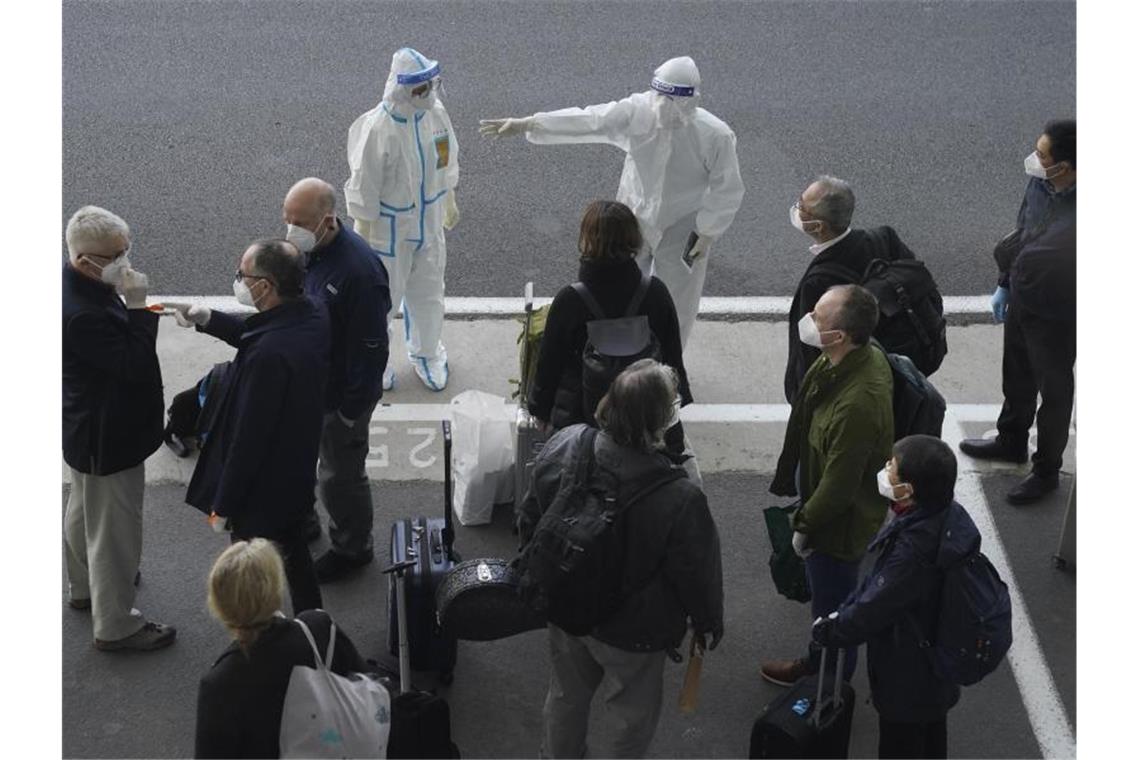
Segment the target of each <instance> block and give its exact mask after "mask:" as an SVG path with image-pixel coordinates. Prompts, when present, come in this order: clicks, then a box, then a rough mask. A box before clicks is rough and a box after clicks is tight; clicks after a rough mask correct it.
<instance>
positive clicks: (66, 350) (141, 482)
mask: <svg viewBox="0 0 1140 760" xmlns="http://www.w3.org/2000/svg"><path fill="white" fill-rule="evenodd" d="M66 235H67V250H68V263H67V264H65V265H64V267H63V458H64V461H65V462H67V465H68V467H69V468H70V469H71V491H70V493H69V494H68V498H67V513H66V516H65V517H64V544H65V546H66V549H67V579H68V584H69V587H70V591H69V593H70V599H69V600H68V605H69V606H70V607H71V608H72V609H76V610H87V609H90V610H91V618H92V623H93V628H94V635H95V647H96V648H97V649H103V650H115V649H134V650H152V649H159V648H161V647H164V646H167V645H169V644H172V643H173V642H174V637H175V630H174V628H172V627H171V626H168V625H162V624H161V623H155V622H151V621H148V620H146V619H145V618H144V617H143V616H142V614H141V613H140V612H139V611H138V610H136V609H135V608H134V601H135V585H134V578H135V573H137V572H138V568H139V559H140V557H141V556H142V509H143V489H144V488H145V486H146V471H145V461H146V458H147V457H148V456H150V455H151V454H152V453H153V452H154V450H155V449H157V448H158V447H159V445H160V444H161V443H162V373H161V371H160V370H159V367H158V355H157V354H156V353H155V341H156V339H157V338H158V315H157V314H155V313H153V312H150V311H147V308H146V294H147V285H148V282H147V278H146V275H144V274H142V273H141V272H136V271H134V270H133V269H131V263H130V259H129V258H128V254H129V253H130V248H131V234H130V229H129V228H128V227H127V223H126V222H124V221H123V220H122V219H120V218H119V217H118V216H116V215H115V214H112V213H111V212H110V211H107V210H106V209H102V208H99V207H98V206H84V207H83V208H81V209H79V210H78V211H76V212H75V214H74V215H72V217H71V219H70V220H69V221H68V223H67V233H66ZM119 294H122V296H123V298H122V299H120V298H119ZM124 302H125V303H124Z"/></svg>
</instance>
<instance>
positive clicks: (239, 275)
mask: <svg viewBox="0 0 1140 760" xmlns="http://www.w3.org/2000/svg"><path fill="white" fill-rule="evenodd" d="M243 277H248V278H249V279H251V280H269V278H268V277H262V276H261V275H259V274H246V273H245V272H243V271H241V270H240V269H239V270H237V271H236V272H234V282H237V281H238V280H240V279H241V278H243ZM269 281H270V282H273V281H272V280H269Z"/></svg>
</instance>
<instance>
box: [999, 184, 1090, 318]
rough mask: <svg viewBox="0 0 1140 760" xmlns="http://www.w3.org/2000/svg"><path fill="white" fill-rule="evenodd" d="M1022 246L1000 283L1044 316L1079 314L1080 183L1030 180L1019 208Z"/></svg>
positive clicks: (1020, 303) (1020, 302) (1026, 307)
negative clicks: (1056, 185)
mask: <svg viewBox="0 0 1140 760" xmlns="http://www.w3.org/2000/svg"><path fill="white" fill-rule="evenodd" d="M1017 229H1018V230H1020V232H1021V235H1020V238H1019V244H1020V251H1019V252H1018V254H1017V256H1016V257H1015V258H1014V259H1013V263H1012V265H1011V266H1010V269H1009V271H1008V272H1002V273H1001V277H1000V279H999V281H998V283H999V284H1000V285H1002V286H1004V287H1007V288H1009V289H1010V301H1011V303H1012V304H1013V305H1016V306H1018V307H1020V308H1022V309H1024V310H1026V311H1029V312H1031V313H1032V314H1034V315H1035V316H1037V317H1040V318H1041V319H1049V320H1054V321H1061V322H1074V321H1076V318H1077V187H1076V185H1073V186H1072V187H1070V188H1068V189H1066V190H1062V191H1061V192H1054V191H1053V188H1052V186H1051V185H1050V184H1049V183H1048V182H1046V181H1045V180H1043V179H1038V178H1036V177H1034V178H1031V179H1030V180H1029V184H1028V185H1026V188H1025V196H1024V197H1023V198H1022V200H1021V208H1020V209H1019V210H1018V212H1017Z"/></svg>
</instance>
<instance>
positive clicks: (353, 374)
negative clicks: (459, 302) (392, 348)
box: [281, 177, 391, 583]
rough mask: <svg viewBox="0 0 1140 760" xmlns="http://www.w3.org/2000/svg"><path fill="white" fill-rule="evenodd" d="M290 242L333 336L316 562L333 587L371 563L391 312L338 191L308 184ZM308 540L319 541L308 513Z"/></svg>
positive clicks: (313, 181) (383, 279) (297, 189)
mask: <svg viewBox="0 0 1140 760" xmlns="http://www.w3.org/2000/svg"><path fill="white" fill-rule="evenodd" d="M281 215H282V217H284V220H285V224H286V233H285V238H286V239H287V240H289V241H290V242H291V243H293V244H294V245H295V246H297V248H298V249H299V250H300V251H301V253H303V254H305V256H306V272H305V295H307V296H308V297H309V298H310V299H311V300H312V301H313V302H315V303H323V304H324V305H325V308H326V309H327V310H328V315H329V326H330V329H331V333H330V337H331V344H330V354H329V381H328V387H327V389H326V391H325V407H324V409H325V413H324V423H323V427H322V430H321V448H320V467H319V469H318V471H317V472H318V474H317V482H318V487H319V489H320V497H321V502H322V503H323V504H324V505H325V509H326V510H328V513H329V539H330V540H331V541H332V548H331V549H329V550H328V551H327V552H326V553H325V554H324V555H323V556H322V557H320V559H318V560H317V562H316V572H317V580H318V581H319V582H321V583H325V582H328V581H334V580H337V579H338V578H341V577H343V576H344V575H345V574H347V573H349V572H351V571H352V570H355V569H356V568H358V567H363V566H364V565H366V564H368V563H369V562H371V561H372V492H371V490H370V488H369V484H368V474H367V473H366V472H365V459H366V458H367V456H368V429H369V424H370V423H371V421H372V412H373V410H374V409H376V404H377V403H378V402H379V401H380V397H381V396H382V395H383V394H384V389H383V379H384V368H385V367H386V366H387V364H388V327H387V323H386V319H385V315H386V314H387V313H388V308H389V307H390V306H391V296H390V294H389V292H388V273H387V271H386V270H385V269H384V265H383V264H382V263H381V262H380V257H379V256H378V255H377V253H376V251H374V250H372V248H371V247H369V245H368V243H366V242H364V238H362V237H360V236H359V235H357V234H356V233H355V232H353V231H352V230H351V229H349V228H348V227H346V226H345V225H344V223H343V222H341V220H340V219H338V218H337V216H336V194H335V191H334V190H333V188H332V185H330V184H329V183H327V182H325V181H324V180H320V179H317V178H316V177H308V178H306V179H303V180H301V181H300V182H297V183H296V184H295V185H293V187H292V188H290V189H289V192H288V194H287V195H286V196H285V202H284V204H283V205H282V208H281ZM308 520H309V523H308V524H309V529H308V538H309V539H310V540H311V539H313V538H314V537H315V536H316V535H319V534H320V521H319V519H318V518H317V515H316V512H315V511H311V512H310V513H309V518H308Z"/></svg>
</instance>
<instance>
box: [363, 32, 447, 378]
mask: <svg viewBox="0 0 1140 760" xmlns="http://www.w3.org/2000/svg"><path fill="white" fill-rule="evenodd" d="M439 73H440V68H439V63H438V62H437V61H432V60H429V59H427V58H425V57H424V56H423V55H421V54H420V53H418V52H417V51H415V50H413V49H412V48H400V49H399V50H397V51H396V53H395V54H394V55H393V56H392V70H391V71H390V72H389V73H388V81H387V83H386V84H385V85H384V98H383V100H381V101H380V104H379V105H378V106H376V108H374V109H372V110H371V111H369V112H368V113H365V114H363V115H362V116H360V118H358V119H357V120H356V121H355V122H353V124H352V126H351V127H350V128H349V130H348V165H349V168H350V169H351V171H352V174H351V176H350V177H349V179H348V182H346V183H345V185H344V197H345V201H346V203H347V205H348V214H349V216H351V217H352V218H353V219H354V220H355V223H356V224H355V227H356V231H357V232H358V233H359V234H360V235H362V236H363V237H364V238H365V239H366V240H367V241H368V242H369V244H370V245H371V246H372V247H373V248H375V249H376V251H377V252H378V253H379V254H380V256H381V257H382V260H383V262H384V266H385V267H386V268H387V270H388V279H389V285H390V289H391V293H392V310H391V311H389V313H388V329H389V330H391V329H392V319H393V318H394V317H395V314H396V310H397V309H400V308H401V304H402V309H403V317H404V339H405V341H406V342H407V348H408V359H409V360H410V361H411V363H412V366H413V367H414V368H415V371H416V374H417V375H418V376H419V378H420V380H422V381H423V383H424V385H426V386H427V387H428V388H429V389H431V390H433V391H441V390H443V389H444V388H445V387H446V386H447V379H448V367H447V351H446V350H445V349H444V347H443V342H442V341H441V340H440V333H441V332H442V331H443V276H444V269H445V268H446V265H447V243H446V240H445V237H444V230H445V229H447V230H450V229H451V228H453V227H454V226H455V223H456V222H457V221H458V220H459V209H458V207H457V206H456V203H455V186H456V184H458V182H459V146H458V144H457V143H456V141H455V131H454V129H452V126H451V119H450V118H449V117H448V115H447V111H446V109H444V107H443V103H442V101H441V100H440V98H439V91H440V78H439ZM394 379H395V376H394V374H393V369H392V365H391V364H389V365H388V369H387V370H386V371H385V373H384V388H385V389H390V388H391V387H392V385H393V384H394Z"/></svg>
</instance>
